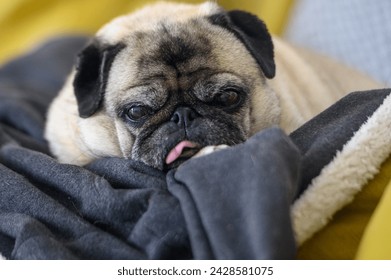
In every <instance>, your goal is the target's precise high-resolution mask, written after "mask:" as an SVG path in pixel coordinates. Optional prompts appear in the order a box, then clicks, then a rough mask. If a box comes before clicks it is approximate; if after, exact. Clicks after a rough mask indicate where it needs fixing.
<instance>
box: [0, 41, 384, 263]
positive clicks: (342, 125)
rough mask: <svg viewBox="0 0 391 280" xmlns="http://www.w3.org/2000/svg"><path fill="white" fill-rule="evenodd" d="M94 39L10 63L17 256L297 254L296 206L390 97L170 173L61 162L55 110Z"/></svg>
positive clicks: (268, 134)
mask: <svg viewBox="0 0 391 280" xmlns="http://www.w3.org/2000/svg"><path fill="white" fill-rule="evenodd" d="M85 40H86V39H85V38H82V37H67V38H60V39H57V40H54V41H51V42H49V43H47V44H46V45H44V46H42V47H41V48H39V49H38V50H36V51H35V52H33V53H31V54H28V55H26V56H24V57H21V58H19V59H17V60H15V61H12V62H10V63H9V64H7V65H5V66H3V68H2V69H0V253H1V254H2V255H3V256H5V257H6V258H10V259H192V258H194V259H293V258H294V257H295V252H296V246H295V241H294V235H293V230H292V225H291V221H290V206H291V204H292V202H293V201H294V199H295V198H297V196H298V195H299V194H300V193H302V192H303V191H304V190H305V188H306V186H307V185H308V183H309V182H310V181H311V179H312V178H314V177H315V176H317V175H318V174H319V173H320V171H321V169H322V167H323V166H325V165H326V164H327V163H328V162H330V160H331V159H332V158H333V156H334V155H335V153H336V151H337V150H339V149H341V147H342V146H343V144H344V143H346V142H347V141H348V140H349V139H350V138H351V137H352V135H353V133H354V132H355V131H356V130H357V129H358V128H359V127H360V126H361V124H362V123H363V122H364V121H365V120H366V119H367V118H368V116H370V115H371V114H372V113H373V112H374V111H375V110H376V108H377V107H378V106H379V105H380V104H381V103H382V101H383V99H384V98H385V97H386V96H387V95H388V94H389V90H376V91H371V92H361V93H355V94H351V95H349V96H348V97H346V98H344V99H342V100H341V101H339V102H338V103H337V104H335V105H334V106H332V107H331V108H329V109H328V110H326V111H325V112H324V113H322V114H321V115H319V116H317V117H315V118H314V119H313V120H311V121H310V122H309V123H307V124H305V125H303V126H302V127H301V128H299V129H298V130H297V131H295V132H294V133H292V134H291V135H290V136H287V135H285V134H284V133H283V132H282V131H281V130H280V129H278V128H270V129H266V130H264V131H262V132H260V133H258V134H257V135H255V136H254V137H252V138H251V139H249V140H248V141H247V142H246V143H243V144H241V145H237V146H235V147H231V148H228V149H225V150H222V151H219V152H216V153H213V154H211V155H208V156H205V157H201V158H196V159H191V160H189V161H187V162H186V163H184V164H183V165H182V166H180V167H179V168H178V169H177V170H173V171H170V172H169V173H168V174H164V173H162V172H160V171H158V170H155V169H152V168H150V167H148V166H145V165H143V164H141V163H138V162H134V161H130V160H125V159H119V158H105V159H100V160H97V161H94V162H92V163H91V164H89V165H87V166H84V167H78V166H72V165H65V164H59V163H58V162H57V161H56V160H55V159H53V157H51V155H50V153H49V151H48V146H47V143H46V142H45V140H44V139H43V127H44V122H45V113H46V110H47V107H48V105H49V103H50V101H51V100H52V99H53V97H54V96H55V95H56V93H57V92H58V90H59V89H60V87H61V86H62V83H63V82H64V79H65V77H66V74H67V73H68V72H69V70H70V68H71V66H72V64H73V61H74V57H75V54H76V53H77V52H78V51H79V50H80V49H81V48H82V46H83V45H84V43H85Z"/></svg>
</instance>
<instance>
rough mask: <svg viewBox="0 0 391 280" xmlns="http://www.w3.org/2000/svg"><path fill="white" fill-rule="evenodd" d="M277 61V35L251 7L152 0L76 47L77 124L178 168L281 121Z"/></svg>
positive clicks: (91, 135)
mask: <svg viewBox="0 0 391 280" xmlns="http://www.w3.org/2000/svg"><path fill="white" fill-rule="evenodd" d="M274 68H275V66H274V61H273V45H272V42H271V37H270V35H269V34H268V32H267V30H266V28H265V25H264V24H263V23H262V22H261V21H260V20H259V19H257V18H256V17H254V16H252V15H250V14H248V13H245V12H240V11H234V12H229V13H227V12H225V11H223V10H222V9H221V8H219V7H218V6H216V5H215V4H212V3H207V4H203V5H197V6H195V5H178V4H168V3H163V4H158V5H156V6H152V7H149V8H146V9H145V10H142V11H140V12H138V13H136V14H133V15H131V16H127V17H123V18H120V19H117V20H115V21H113V22H112V23H110V24H108V25H107V26H105V27H104V28H103V29H102V30H101V31H100V32H98V34H97V36H96V38H95V39H94V40H93V41H92V42H91V43H90V44H89V45H88V46H87V47H86V48H85V49H84V50H83V51H82V53H81V54H80V56H79V63H78V66H77V70H76V74H75V77H74V82H73V86H74V93H75V96H76V100H77V103H78V109H79V114H80V117H81V118H80V122H79V123H80V133H81V135H82V138H83V139H84V141H85V143H86V145H87V146H88V149H89V150H91V151H93V152H94V150H96V151H98V152H99V151H102V153H104V152H105V150H106V151H110V150H119V151H120V153H121V154H120V156H123V157H126V158H132V159H135V160H139V161H142V162H144V163H146V164H147V165H150V166H153V167H155V168H158V169H161V170H166V169H170V168H172V167H176V166H178V165H179V164H180V163H182V162H183V161H184V160H186V159H188V158H190V157H191V156H193V155H194V154H195V153H196V152H197V151H198V150H200V149H201V148H202V147H205V146H209V145H219V144H227V145H234V144H238V143H241V142H243V141H244V140H246V139H247V138H248V137H249V136H250V135H251V133H253V131H254V130H258V129H260V128H262V127H266V126H270V125H272V124H275V123H277V122H278V117H277V115H278V114H276V113H274V111H275V108H274V107H275V102H276V100H275V96H273V95H272V93H270V92H269V91H268V90H267V86H266V79H268V78H272V77H273V76H274V72H275V69H274ZM254 110H257V111H259V110H263V113H262V116H261V117H259V116H258V115H257V117H254ZM100 137H106V138H107V137H108V138H110V141H106V140H107V139H106V140H105V143H106V144H105V145H106V147H105V146H104V145H102V142H103V141H100V140H102V139H99V138H100ZM107 143H110V144H109V145H108V144H107ZM107 145H108V146H107ZM110 145H111V146H117V147H110ZM98 152H97V153H98ZM106 154H107V153H106Z"/></svg>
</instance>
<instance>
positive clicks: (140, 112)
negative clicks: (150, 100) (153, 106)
mask: <svg viewBox="0 0 391 280" xmlns="http://www.w3.org/2000/svg"><path fill="white" fill-rule="evenodd" d="M150 113H151V110H150V109H149V108H148V107H146V106H142V105H134V106H132V107H130V108H129V109H128V110H127V111H126V116H127V117H128V118H129V119H130V120H131V121H140V120H142V119H144V118H145V117H146V116H148V115H149V114H150Z"/></svg>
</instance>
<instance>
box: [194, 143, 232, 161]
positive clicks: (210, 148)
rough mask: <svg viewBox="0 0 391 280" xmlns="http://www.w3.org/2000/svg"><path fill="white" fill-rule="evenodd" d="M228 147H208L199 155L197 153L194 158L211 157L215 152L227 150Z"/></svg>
mask: <svg viewBox="0 0 391 280" xmlns="http://www.w3.org/2000/svg"><path fill="white" fill-rule="evenodd" d="M228 147H229V146H228V145H218V146H206V147H204V148H202V149H201V150H200V151H199V152H198V153H196V154H195V155H194V158H196V157H202V156H206V155H209V154H211V153H213V152H216V151H220V150H223V149H226V148H228Z"/></svg>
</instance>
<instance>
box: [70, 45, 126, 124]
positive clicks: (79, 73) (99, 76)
mask: <svg viewBox="0 0 391 280" xmlns="http://www.w3.org/2000/svg"><path fill="white" fill-rule="evenodd" d="M123 47H124V46H123V45H121V44H118V45H115V46H101V45H100V44H99V42H97V41H93V42H92V43H90V44H89V45H88V46H87V47H86V48H84V50H83V51H82V52H81V53H80V54H79V56H78V60H77V64H76V75H75V79H74V81H73V88H74V91H75V96H76V100H77V105H78V109H79V115H80V117H82V118H88V117H90V116H91V115H93V114H94V113H95V112H96V111H97V110H98V109H99V108H100V105H101V103H102V100H103V96H104V92H105V89H106V83H107V79H108V76H109V71H110V67H111V64H112V62H113V60H114V58H115V56H116V55H117V54H118V52H119V51H120V50H121V49H122V48H123Z"/></svg>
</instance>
